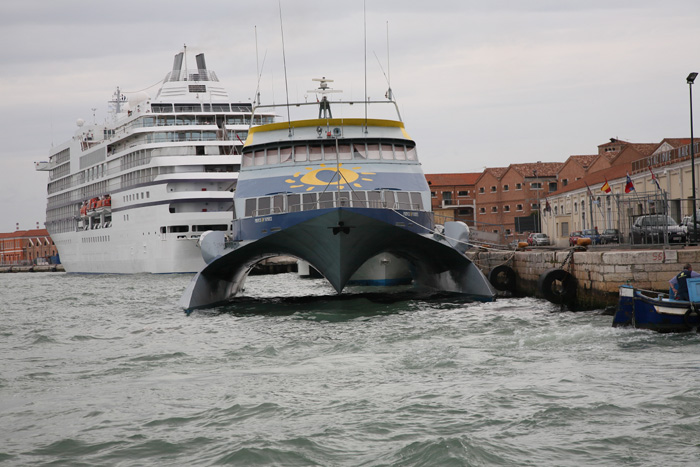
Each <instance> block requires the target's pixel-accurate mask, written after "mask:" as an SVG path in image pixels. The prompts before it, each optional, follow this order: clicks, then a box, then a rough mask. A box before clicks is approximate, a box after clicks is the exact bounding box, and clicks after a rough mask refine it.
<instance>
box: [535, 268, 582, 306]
mask: <svg viewBox="0 0 700 467" xmlns="http://www.w3.org/2000/svg"><path fill="white" fill-rule="evenodd" d="M537 289H538V290H539V291H540V293H541V294H542V296H543V297H544V298H546V299H547V300H549V301H550V302H552V303H556V304H557V305H562V304H569V303H571V302H573V300H574V299H575V298H576V278H575V277H574V276H572V275H571V274H569V273H568V272H566V271H564V270H563V269H557V268H555V269H549V270H547V271H545V272H543V273H542V274H540V278H539V279H538V280H537Z"/></svg>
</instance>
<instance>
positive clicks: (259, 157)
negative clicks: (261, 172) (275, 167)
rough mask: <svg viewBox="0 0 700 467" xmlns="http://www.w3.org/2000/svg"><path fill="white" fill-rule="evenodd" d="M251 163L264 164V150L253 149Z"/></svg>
mask: <svg viewBox="0 0 700 467" xmlns="http://www.w3.org/2000/svg"><path fill="white" fill-rule="evenodd" d="M253 163H254V164H255V165H263V164H265V150H264V149H263V150H261V151H255V155H254V156H253Z"/></svg>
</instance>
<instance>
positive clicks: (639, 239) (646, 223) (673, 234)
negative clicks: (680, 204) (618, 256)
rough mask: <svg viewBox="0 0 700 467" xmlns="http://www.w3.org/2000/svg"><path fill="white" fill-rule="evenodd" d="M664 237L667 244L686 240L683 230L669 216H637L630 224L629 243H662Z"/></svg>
mask: <svg viewBox="0 0 700 467" xmlns="http://www.w3.org/2000/svg"><path fill="white" fill-rule="evenodd" d="M664 235H666V236H667V238H668V241H669V242H677V243H684V242H685V240H686V232H685V230H683V227H681V226H680V225H678V224H677V223H676V221H675V220H673V218H672V217H671V216H667V215H664V214H651V215H647V216H639V217H638V218H637V219H635V221H634V224H632V230H631V231H630V243H664Z"/></svg>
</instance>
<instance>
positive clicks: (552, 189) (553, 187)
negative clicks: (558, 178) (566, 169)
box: [549, 182, 557, 193]
mask: <svg viewBox="0 0 700 467" xmlns="http://www.w3.org/2000/svg"><path fill="white" fill-rule="evenodd" d="M555 191H557V182H549V192H550V193H554V192H555Z"/></svg>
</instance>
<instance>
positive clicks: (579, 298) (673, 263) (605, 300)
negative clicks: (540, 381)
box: [467, 247, 700, 309]
mask: <svg viewBox="0 0 700 467" xmlns="http://www.w3.org/2000/svg"><path fill="white" fill-rule="evenodd" d="M467 256H468V257H469V259H471V260H472V261H473V262H474V263H475V264H476V265H477V266H478V267H479V268H480V269H481V271H482V272H483V273H484V274H485V275H486V276H487V277H488V274H489V272H490V271H491V270H492V269H493V268H495V267H496V266H499V265H502V264H504V265H506V266H509V267H511V268H512V269H513V270H514V271H515V273H516V277H517V279H516V290H515V294H516V295H521V296H523V295H524V296H535V297H542V293H541V292H540V291H539V290H538V288H537V281H538V279H539V277H540V275H541V274H542V273H543V272H545V271H547V270H549V269H552V268H562V269H564V270H566V271H567V272H569V273H570V274H573V276H574V277H575V278H576V280H577V290H576V292H577V294H576V304H577V307H576V308H577V309H598V308H605V307H606V306H613V305H616V304H617V301H618V289H619V287H620V285H623V284H630V285H634V286H635V287H639V288H641V289H646V290H654V291H659V292H665V293H668V288H669V284H668V281H669V280H670V279H671V278H673V277H674V276H675V275H676V274H678V273H679V272H680V271H681V269H682V268H683V265H684V264H685V263H691V264H692V265H693V267H694V269H698V270H699V271H700V248H698V247H686V248H680V249H658V250H652V249H647V250H608V249H605V250H602V249H600V250H596V249H591V250H588V251H575V250H573V251H572V250H560V251H551V250H549V251H548V250H538V249H534V248H533V249H529V250H525V251H515V252H512V251H511V252H504V251H487V252H484V251H480V252H473V253H472V252H468V253H467Z"/></svg>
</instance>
